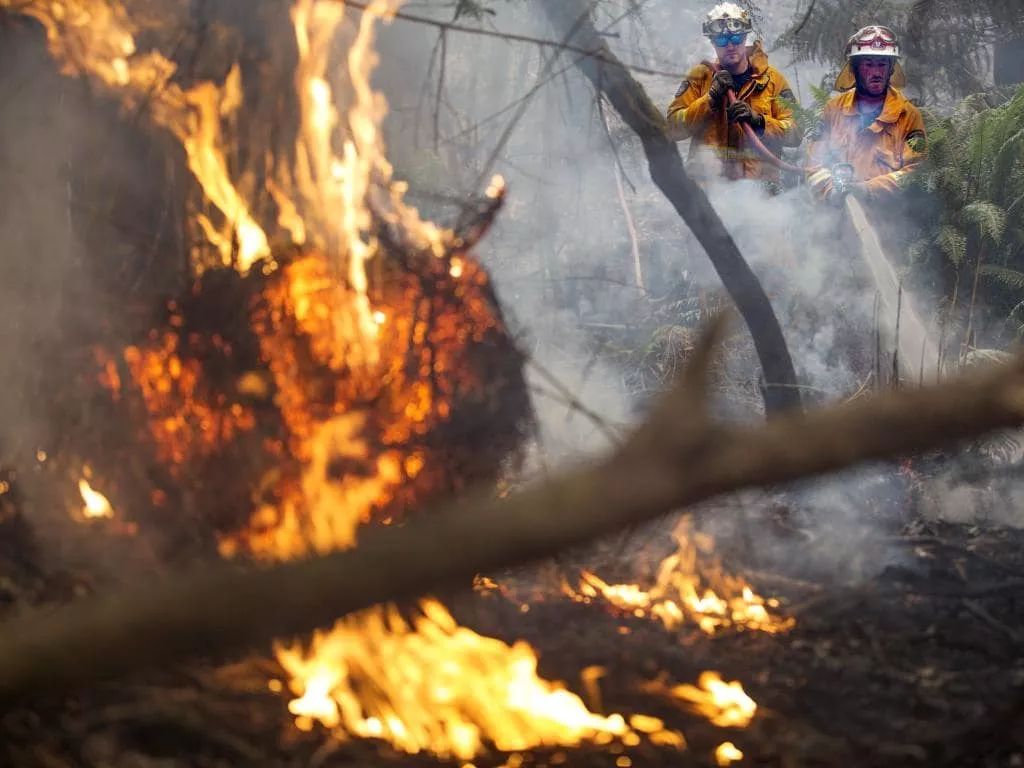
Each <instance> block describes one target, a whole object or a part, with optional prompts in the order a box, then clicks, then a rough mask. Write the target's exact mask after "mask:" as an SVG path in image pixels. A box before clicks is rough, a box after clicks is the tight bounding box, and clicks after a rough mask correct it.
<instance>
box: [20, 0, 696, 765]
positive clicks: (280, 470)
mask: <svg viewBox="0 0 1024 768" xmlns="http://www.w3.org/2000/svg"><path fill="white" fill-rule="evenodd" d="M142 5H144V4H136V3H131V2H128V3H125V4H123V5H122V4H119V3H112V4H106V3H99V2H89V1H88V0H68V2H64V3H48V2H28V3H19V4H17V6H16V7H15V6H13V5H11V4H9V3H4V4H2V6H0V7H3V8H5V9H8V10H16V11H17V12H19V13H22V14H26V15H28V16H30V17H31V18H33V19H34V20H35V21H36V22H38V23H39V24H41V25H42V27H43V29H44V30H45V32H46V41H47V46H48V48H49V50H50V52H51V53H52V55H53V56H54V57H55V58H56V60H57V61H58V62H59V63H60V65H61V67H62V69H63V71H64V72H65V74H68V75H76V76H80V77H84V78H87V79H88V80H89V82H90V83H91V84H93V85H95V86H97V87H98V88H100V89H101V90H102V91H103V93H104V94H105V95H106V96H107V97H109V98H112V99H114V100H116V101H117V102H118V103H119V104H120V105H121V107H122V108H123V109H125V110H128V111H129V113H130V114H134V115H138V116H141V115H145V116H147V117H149V118H150V119H151V120H152V124H153V125H154V126H156V128H157V129H158V130H160V131H164V132H166V133H167V134H168V135H170V136H171V137H173V138H174V139H175V140H176V141H177V142H179V143H180V152H181V155H180V157H181V159H182V161H183V162H184V164H185V165H186V166H187V168H188V170H189V172H190V174H191V179H192V180H193V182H194V184H192V183H190V184H189V185H188V187H189V189H188V191H187V192H186V193H185V194H186V195H187V196H188V197H190V198H191V202H190V204H189V205H187V206H184V207H183V210H184V211H186V213H187V215H186V219H185V221H182V222H181V224H182V226H183V227H184V228H185V229H187V230H188V231H189V232H191V233H192V234H193V235H194V236H195V237H196V238H197V240H196V241H194V242H193V244H192V245H191V247H190V248H189V249H188V256H189V258H188V266H187V270H186V275H185V279H184V280H180V281H179V283H178V287H177V289H176V290H167V291H164V292H163V295H161V290H160V286H158V285H157V286H154V285H148V286H147V292H146V293H147V295H150V296H155V297H159V298H155V299H154V300H153V303H152V304H150V305H149V306H145V305H144V304H143V305H142V306H138V307H135V308H134V312H135V315H136V321H137V322H136V323H135V327H136V328H137V330H129V331H128V332H122V333H121V334H120V337H121V338H120V339H119V341H117V342H113V341H111V338H112V337H117V336H118V334H109V333H108V334H103V333H97V334H95V335H94V337H93V338H82V337H83V336H85V337H88V335H89V334H88V333H85V332H80V333H79V334H78V338H77V339H76V341H78V342H84V343H85V346H86V348H87V349H88V350H89V351H88V354H86V355H78V356H77V357H76V358H75V360H76V364H75V365H74V366H73V367H72V370H71V371H70V372H69V371H68V370H67V369H66V368H65V370H64V371H63V373H64V376H63V377H61V378H59V379H57V380H56V383H55V389H57V390H60V392H61V397H60V398H59V400H60V402H61V403H62V406H61V410H60V413H61V414H63V415H64V416H65V417H66V418H67V422H66V428H65V430H64V434H63V435H62V439H61V440H60V441H57V442H55V443H54V444H53V445H51V446H48V449H49V451H48V452H46V451H43V450H40V451H39V452H38V453H37V455H36V457H35V458H36V461H37V463H38V464H40V465H44V464H45V466H46V468H47V476H48V478H49V479H50V480H51V481H52V482H53V485H54V486H55V487H62V486H63V487H65V489H66V490H65V491H60V492H58V493H57V494H56V495H59V496H61V495H62V496H63V500H62V501H63V505H64V506H65V507H66V508H67V510H68V512H69V519H71V520H74V521H75V524H76V525H78V526H79V527H80V528H81V536H82V537H83V538H84V537H90V536H91V537H92V538H93V540H94V541H93V543H92V546H93V550H92V551H93V552H94V553H95V550H96V548H97V547H98V548H100V549H102V546H103V545H102V544H97V542H98V541H102V537H103V534H104V533H105V534H108V535H109V537H110V541H111V542H113V541H115V540H117V541H119V542H120V544H118V545H117V546H113V550H114V552H121V551H122V550H127V549H134V550H136V551H137V552H138V553H140V554H139V555H138V562H136V563H134V565H133V567H120V568H119V566H125V565H126V564H124V563H116V562H112V563H108V565H107V570H108V571H110V572H115V573H116V572H117V571H119V570H120V571H121V573H120V574H118V576H119V578H120V579H133V578H139V577H142V578H146V577H149V576H150V575H152V574H154V573H161V572H166V570H167V569H168V567H169V566H172V565H173V564H175V563H180V562H188V561H190V560H191V559H193V558H194V557H196V556H208V557H212V556H220V557H228V558H235V559H237V560H239V561H242V562H249V561H257V562H258V561H275V560H286V559H294V558H298V557H303V556H306V555H309V554H314V553H325V552H328V551H331V550H334V549H338V548H345V547H352V546H355V545H356V542H357V531H358V529H359V528H360V526H363V525H367V524H394V523H400V522H401V521H402V519H403V517H404V516H405V515H406V514H408V513H410V512H412V511H413V510H414V509H417V508H420V507H422V506H424V505H425V504H427V503H429V502H431V501H433V500H436V499H439V498H443V497H445V496H449V495H452V494H455V493H458V492H460V491H463V490H465V489H467V488H468V487H470V486H481V485H487V484H494V483H495V482H496V481H497V480H498V479H499V477H500V476H501V474H502V472H503V470H505V469H506V468H507V467H508V466H509V464H510V463H514V462H515V460H516V459H517V457H518V453H519V450H520V448H521V447H522V445H523V440H524V436H525V435H526V433H527V431H528V429H529V426H530V406H529V399H528V395H527V387H526V384H525V381H524V377H523V370H522V369H523V358H522V355H521V354H520V353H519V352H518V351H517V349H516V348H515V346H514V344H513V342H512V340H511V338H510V336H509V334H508V332H507V330H506V328H505V325H504V322H503V319H502V317H501V313H500V311H499V309H498V305H497V302H496V300H495V297H494V294H493V291H492V288H491V285H490V283H489V279H488V276H487V274H486V273H485V272H484V271H483V269H482V268H481V267H480V265H479V263H478V262H477V261H476V259H475V258H474V256H473V254H472V252H471V249H472V247H473V246H474V245H475V244H476V242H477V241H478V240H479V239H480V238H481V237H482V236H483V235H484V233H485V232H486V231H487V228H488V226H489V225H490V223H491V221H492V220H493V218H494V216H495V215H496V214H497V212H498V209H499V208H500V205H501V202H502V199H503V196H504V188H503V184H502V182H501V181H500V179H498V180H495V182H494V183H493V184H492V186H491V188H490V189H489V190H488V191H487V194H486V196H485V197H484V198H483V199H482V200H481V201H480V203H479V207H478V209H477V210H476V211H473V210H467V211H466V212H465V215H464V216H463V217H462V221H463V226H462V229H461V231H459V232H454V231H449V230H443V229H441V228H439V227H436V226H434V225H432V224H430V223H428V222H424V221H422V220H421V219H420V218H419V215H418V214H417V212H416V211H415V210H414V209H411V208H409V207H408V206H407V205H406V204H405V203H404V202H403V193H404V187H403V185H402V184H400V183H398V182H395V181H394V180H393V179H392V177H391V168H390V166H389V165H388V163H387V161H386V159H385V156H384V151H383V147H382V145H381V141H380V135H379V123H380V119H381V117H382V115H383V111H384V104H383V100H382V98H381V97H380V96H379V95H378V94H376V93H374V92H373V91H372V89H370V87H369V79H368V77H369V72H370V70H371V69H372V67H373V62H374V55H373V47H372V41H373V30H374V25H375V24H376V22H377V20H378V19H379V18H381V17H383V16H386V15H387V14H388V13H389V12H390V11H392V10H394V7H395V6H396V5H397V3H391V2H378V3H374V4H372V6H371V7H370V8H367V9H363V10H365V13H363V14H362V15H360V16H358V18H357V19H346V16H345V10H346V9H345V7H344V5H343V4H341V3H336V2H333V1H331V0H298V1H297V2H295V3H294V4H293V5H291V7H290V14H289V19H290V22H291V24H292V29H293V32H294V49H293V51H292V53H293V54H294V56H293V59H291V60H288V58H287V57H286V62H285V64H287V66H288V68H289V69H291V70H292V71H293V72H294V77H293V85H294V88H295V102H296V104H297V106H298V112H299V114H298V118H297V125H293V126H291V128H292V130H290V131H285V132H284V134H285V135H288V136H291V137H292V141H293V144H292V146H291V147H290V148H288V150H287V151H286V152H284V153H283V154H281V155H275V154H274V148H273V147H269V146H268V147H260V146H247V147H244V150H245V151H244V152H242V151H240V149H239V147H240V146H242V145H243V144H244V142H243V139H242V134H243V132H242V131H240V130H239V127H240V126H243V125H245V123H246V120H247V116H246V114H245V107H246V105H247V104H248V103H249V99H248V97H247V95H246V93H247V91H246V83H245V82H244V76H243V67H241V66H239V65H238V64H237V62H235V63H230V66H228V67H227V68H226V72H225V74H223V77H222V78H221V79H217V80H197V79H195V78H191V77H189V76H188V75H187V73H180V72H179V62H177V61H176V60H175V59H174V58H173V56H172V55H168V54H167V53H165V52H163V51H162V50H161V49H160V47H159V45H157V44H156V42H154V41H158V40H159V37H160V36H159V35H157V36H155V37H154V36H153V35H144V34H142V32H143V30H144V29H145V28H146V27H147V25H149V26H152V25H153V23H154V22H153V18H154V17H152V16H150V15H147V13H145V12H144V11H146V8H143V7H142ZM171 7H172V8H173V7H174V6H173V4H172V6H171ZM149 10H151V11H152V10H153V9H149ZM154 12H155V11H154ZM156 16H157V17H159V14H157V15H156ZM144 45H150V46H153V47H150V48H145V47H143V46H144ZM336 48H337V49H336ZM332 62H333V63H338V62H344V68H343V71H344V73H345V77H342V78H334V79H332V78H331V77H330V76H329V75H328V74H327V72H328V69H329V67H330V65H331V63H332ZM277 64H278V65H283V64H282V62H280V61H279V62H277ZM271 79H274V78H271ZM280 80H281V78H280V77H278V78H276V81H280ZM277 117H280V115H277ZM261 153H267V155H268V158H269V162H268V163H267V164H266V166H265V167H264V168H261V169H258V170H259V172H257V169H254V168H251V167H246V166H245V163H243V162H242V161H241V160H240V159H239V158H240V157H242V156H247V157H249V158H252V157H256V156H259V155H260V154H261ZM268 169H269V170H268ZM258 179H262V183H261V184H260V183H257V180H258ZM157 274H162V273H159V272H158V273H157ZM100 325H101V326H102V323H101V324H100ZM68 374H70V375H68ZM83 404H87V407H82V406H83ZM76 406H77V409H76ZM58 559H59V558H58ZM108 559H109V555H108ZM88 560H89V558H88V557H86V563H85V564H84V565H83V568H84V570H85V571H88V570H89V568H90V567H91V566H90V565H89V563H88ZM80 578H81V579H82V580H81V582H80V583H78V584H77V585H72V587H71V590H70V591H71V593H72V594H74V593H76V592H80V591H83V590H84V591H91V590H93V589H99V588H102V581H101V580H100V581H94V580H92V579H90V578H88V577H87V576H86V577H80ZM113 580H115V581H116V580H118V579H117V578H114V579H113ZM67 596H70V595H67ZM67 596H65V599H66V597H67ZM276 658H277V663H278V664H279V665H280V668H279V669H278V670H277V675H275V674H274V673H270V674H267V675H266V677H265V678H264V683H263V686H264V691H265V692H266V693H268V694H274V695H275V697H276V696H277V695H280V694H283V693H284V692H285V689H286V688H287V689H288V691H289V692H290V693H291V694H293V698H292V701H291V704H290V707H289V708H290V710H291V712H292V713H293V714H294V715H295V716H296V721H295V723H296V725H297V726H298V727H299V729H300V730H302V729H304V730H310V729H312V728H313V727H314V725H315V724H316V723H319V724H321V725H322V726H324V727H326V728H328V729H332V731H333V733H334V736H335V737H336V738H335V739H333V741H335V742H342V741H345V740H346V739H348V738H351V737H359V738H364V739H365V738H378V739H384V740H386V741H387V742H388V743H390V744H391V745H393V747H394V748H395V749H397V750H400V751H404V752H407V753H410V754H413V753H421V752H430V753H433V754H436V755H439V756H441V757H446V756H452V757H457V758H460V759H463V760H467V759H470V758H473V757H475V756H476V755H478V754H479V753H481V752H482V751H483V750H485V749H486V748H488V747H497V748H498V749H499V750H505V751H512V750H527V749H530V748H533V747H555V746H577V745H580V744H582V743H584V742H597V743H599V744H602V745H607V744H610V743H612V742H614V743H615V744H618V745H619V746H620V749H621V747H622V746H623V745H630V744H633V745H635V744H638V743H639V742H640V741H641V740H642V739H643V740H647V741H648V742H650V743H652V744H657V745H661V746H663V747H666V748H668V749H671V750H673V751H678V750H681V749H684V748H685V738H684V737H683V735H682V734H680V733H678V732H677V731H675V730H674V729H672V728H670V727H668V726H667V725H665V723H664V722H663V721H662V720H660V719H658V718H656V717H653V716H650V715H646V714H642V713H641V712H642V710H638V709H637V708H632V711H633V714H616V713H609V714H607V715H604V714H597V713H595V712H592V711H591V710H590V709H589V708H588V705H587V704H585V703H584V702H583V700H582V699H581V698H580V697H579V696H578V695H577V694H575V693H572V692H571V691H569V690H568V689H567V688H566V687H565V686H564V685H562V684H560V683H557V682H548V681H547V680H545V679H543V678H542V677H540V676H539V674H538V671H537V665H538V659H537V655H536V652H535V651H534V650H533V648H532V647H531V646H530V645H529V644H527V643H525V642H517V641H509V642H506V641H504V640H499V639H496V638H494V637H487V636H484V635H481V634H478V633H477V632H475V631H473V630H471V629H469V628H467V627H464V626H462V625H460V624H459V623H458V622H457V621H456V619H455V618H454V617H453V615H452V614H451V613H450V612H449V611H448V609H447V608H446V607H445V606H444V605H443V604H442V603H440V602H438V601H437V600H425V601H424V602H422V603H421V604H420V605H419V606H418V607H404V608H398V607H395V606H381V607H378V608H375V609H372V610H369V611H366V612H364V613H362V614H359V615H357V616H352V617H348V618H346V619H345V620H343V621H341V622H339V623H338V624H337V625H336V626H335V627H334V628H333V629H331V630H330V631H325V632H322V633H318V634H317V635H315V636H314V637H313V638H312V639H310V640H305V641H304V640H282V642H281V643H280V644H279V645H278V647H277V648H276ZM261 663H266V662H261ZM258 666H259V665H257V667H258ZM282 678H284V680H283V681H282ZM701 695H702V696H703V695H706V696H708V697H711V698H712V699H713V698H714V696H715V694H714V692H713V691H705V693H704V694H701ZM278 702H279V704H280V705H281V714H282V716H284V713H285V708H284V702H282V701H280V699H278Z"/></svg>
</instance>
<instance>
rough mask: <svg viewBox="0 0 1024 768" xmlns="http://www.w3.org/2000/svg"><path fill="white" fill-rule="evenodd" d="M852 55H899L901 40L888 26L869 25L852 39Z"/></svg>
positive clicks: (850, 48) (850, 47)
mask: <svg viewBox="0 0 1024 768" xmlns="http://www.w3.org/2000/svg"><path fill="white" fill-rule="evenodd" d="M849 53H850V55H851V56H899V40H898V38H897V37H896V33H895V32H893V31H892V30H891V29H889V28H888V27H867V28H866V29H863V30H861V31H860V33H858V34H857V35H854V36H853V38H851V40H850V45H849Z"/></svg>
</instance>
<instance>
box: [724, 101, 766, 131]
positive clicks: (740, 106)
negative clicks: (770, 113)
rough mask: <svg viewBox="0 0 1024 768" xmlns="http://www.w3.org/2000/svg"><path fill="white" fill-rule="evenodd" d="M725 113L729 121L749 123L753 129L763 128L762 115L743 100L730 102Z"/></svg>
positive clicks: (759, 129)
mask: <svg viewBox="0 0 1024 768" xmlns="http://www.w3.org/2000/svg"><path fill="white" fill-rule="evenodd" d="M726 114H728V115H729V122H730V123H750V125H751V126H752V127H753V128H754V130H755V131H763V130H764V115H762V114H761V113H760V112H755V111H754V109H753V107H751V106H750V105H749V104H747V102H745V101H737V102H735V103H733V104H730V105H729V108H728V109H727V110H726Z"/></svg>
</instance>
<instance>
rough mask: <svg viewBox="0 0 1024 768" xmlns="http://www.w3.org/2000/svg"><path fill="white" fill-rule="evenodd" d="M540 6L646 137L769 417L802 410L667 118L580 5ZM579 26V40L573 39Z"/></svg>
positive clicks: (739, 262) (786, 361) (658, 177)
mask: <svg viewBox="0 0 1024 768" xmlns="http://www.w3.org/2000/svg"><path fill="white" fill-rule="evenodd" d="M542 6H543V8H544V10H545V12H546V13H547V15H548V17H549V18H550V19H551V21H552V23H553V24H554V26H555V29H556V30H558V31H559V32H561V33H566V32H570V34H567V35H566V39H567V40H568V41H569V42H572V43H574V44H575V45H576V46H577V47H579V48H582V49H585V50H588V51H590V52H591V55H590V56H588V57H581V58H580V59H578V60H577V62H576V63H577V66H578V67H579V68H580V70H581V71H582V72H583V73H584V74H585V75H586V76H587V78H588V79H589V80H590V81H591V83H593V85H594V87H595V88H596V89H597V91H598V93H599V94H601V95H604V96H605V97H606V98H607V99H608V101H609V102H611V104H612V106H613V107H614V108H615V111H616V112H618V113H619V116H620V117H621V118H622V119H623V120H624V121H625V122H626V124H627V125H628V126H629V127H630V128H632V129H633V132H634V133H636V135H637V136H638V137H639V138H640V141H641V142H642V144H643V147H644V153H645V154H646V155H647V164H648V166H649V168H650V171H651V179H652V180H653V181H654V183H655V184H656V185H657V187H658V189H660V190H661V191H662V193H663V194H664V195H665V197H666V198H668V201H669V202H670V203H672V206H673V207H674V208H675V209H676V211H677V212H678V213H679V215H680V217H681V218H682V219H683V221H685V222H686V224H687V226H688V227H689V228H690V229H691V230H693V234H694V235H695V236H696V237H697V239H698V240H699V241H700V244H701V245H702V246H703V247H704V250H705V251H706V252H707V254H708V258H709V259H711V263H712V265H713V266H714V268H715V271H716V272H717V273H718V276H719V277H720V278H721V280H722V284H723V285H724V286H725V290H726V291H727V292H728V294H729V296H730V298H731V299H732V300H733V302H734V303H735V304H736V308H737V309H738V310H739V313H740V315H742V316H743V320H744V321H745V322H746V325H747V328H748V329H749V330H750V335H751V337H752V338H753V340H754V347H755V348H756V350H757V357H758V359H759V360H760V362H761V369H762V370H763V372H764V383H765V392H764V401H765V410H766V411H767V412H768V413H773V412H779V411H784V410H787V409H790V408H799V407H800V404H801V398H800V388H799V387H798V386H797V380H796V372H795V371H794V369H793V360H792V358H791V357H790V354H789V348H788V347H787V346H786V339H785V337H784V336H783V335H782V327H781V326H780V325H779V320H778V318H777V317H776V316H775V312H774V311H773V310H772V305H771V302H770V301H769V300H768V296H767V294H766V293H765V292H764V288H763V287H762V286H761V283H760V282H759V281H758V279H757V276H756V275H755V274H754V272H753V270H751V268H750V265H749V264H747V262H746V260H745V259H744V258H743V254H742V253H740V250H739V248H738V247H737V246H736V243H735V242H734V241H733V239H732V235H730V234H729V231H728V230H727V229H726V228H725V224H724V223H723V222H722V219H721V218H720V217H719V215H718V213H717V211H715V209H714V207H713V206H712V205H711V201H710V200H708V197H707V195H706V194H704V191H703V190H702V189H701V188H700V186H699V185H698V184H697V183H696V182H695V181H694V180H693V179H692V178H690V176H689V175H688V174H687V173H686V170H685V169H684V167H683V159H682V157H681V156H680V154H679V148H678V146H677V145H676V142H675V141H673V140H672V139H671V138H670V136H669V132H668V124H667V123H666V121H665V118H664V117H663V116H662V114H661V112H660V111H659V110H658V109H657V108H656V107H655V106H654V104H652V103H651V100H650V99H649V98H648V96H647V93H646V92H645V91H644V89H643V86H641V85H640V83H638V82H637V81H636V80H635V79H633V76H632V75H631V74H630V73H629V69H628V68H627V67H626V66H625V65H624V64H623V63H622V62H621V61H619V59H618V58H617V57H616V56H615V54H613V53H612V52H611V50H610V49H609V48H608V45H607V44H606V43H605V41H604V39H602V37H601V36H600V34H599V33H598V31H597V29H596V28H595V27H594V22H593V18H592V16H591V15H590V14H589V13H588V12H587V8H586V6H585V5H584V4H583V3H582V2H581V0H544V2H543V3H542ZM581 18H582V19H583V21H582V22H580V19H581ZM573 25H575V26H576V31H575V33H571V30H572V29H573ZM599 98H600V95H599Z"/></svg>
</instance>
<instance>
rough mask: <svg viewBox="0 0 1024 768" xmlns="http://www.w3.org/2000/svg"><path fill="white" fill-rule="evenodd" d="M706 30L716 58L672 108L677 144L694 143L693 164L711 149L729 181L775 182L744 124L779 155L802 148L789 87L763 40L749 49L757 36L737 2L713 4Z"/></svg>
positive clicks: (689, 80) (686, 83) (686, 84)
mask: <svg viewBox="0 0 1024 768" xmlns="http://www.w3.org/2000/svg"><path fill="white" fill-rule="evenodd" d="M703 32H704V35H705V37H707V38H708V39H709V40H710V41H711V44H712V45H713V46H714V48H715V53H716V54H717V57H718V60H717V62H714V63H711V62H703V63H701V64H699V65H697V66H696V67H694V68H693V69H692V70H691V71H690V73H689V74H688V75H687V76H686V78H685V79H684V80H683V82H682V85H680V87H679V90H678V91H677V92H676V97H675V100H674V101H673V102H672V104H671V106H669V108H668V122H669V125H670V127H671V130H672V135H673V137H674V138H675V139H676V140H677V141H682V140H684V139H692V141H691V142H690V151H689V156H690V159H691V160H693V159H694V158H695V157H696V156H697V154H698V153H699V152H700V151H701V149H702V148H704V147H707V148H710V149H711V150H712V151H713V152H714V154H715V155H717V157H718V159H719V160H720V161H721V163H722V173H723V175H724V176H726V177H727V178H730V179H744V178H746V179H761V180H765V181H777V180H778V177H779V172H778V170H777V169H776V168H774V167H772V166H771V165H770V164H768V163H765V162H764V160H763V157H762V155H760V154H759V153H758V152H757V151H756V150H755V148H754V147H752V146H750V145H749V142H748V140H747V137H746V136H745V135H744V129H743V124H748V125H750V126H751V127H752V128H753V129H754V130H755V131H756V132H757V134H758V135H759V136H760V137H761V139H762V141H763V143H764V144H765V145H766V146H767V148H768V149H770V150H772V151H773V152H774V153H775V154H779V153H780V152H781V149H782V147H784V146H785V147H797V146H799V145H800V141H801V138H802V137H801V135H800V131H799V129H798V127H797V125H796V121H795V120H794V119H793V110H792V107H791V106H790V105H791V104H792V103H794V102H795V101H796V99H795V98H794V96H793V92H792V90H791V89H790V87H789V83H787V82H786V78H785V77H783V76H782V73H781V72H779V71H778V70H777V69H775V68H774V67H772V66H771V65H770V64H769V63H768V56H767V55H766V54H765V52H764V50H763V49H762V48H761V44H760V42H755V43H754V44H753V45H752V46H749V47H748V46H747V38H748V37H749V36H750V34H751V33H752V32H753V24H752V23H751V19H750V14H749V13H747V12H746V11H745V10H743V9H742V8H740V7H739V6H737V5H735V4H734V3H722V4H721V5H717V6H715V7H714V8H713V9H712V10H711V12H710V13H708V15H707V18H706V20H705V21H704V25H703ZM730 93H731V94H732V95H733V96H734V98H731V97H730Z"/></svg>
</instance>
